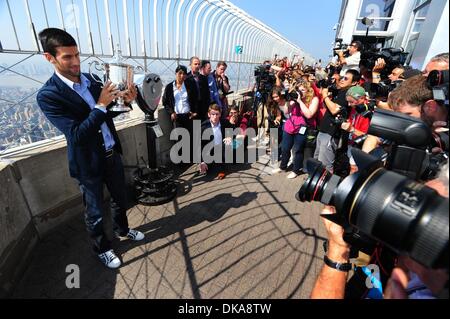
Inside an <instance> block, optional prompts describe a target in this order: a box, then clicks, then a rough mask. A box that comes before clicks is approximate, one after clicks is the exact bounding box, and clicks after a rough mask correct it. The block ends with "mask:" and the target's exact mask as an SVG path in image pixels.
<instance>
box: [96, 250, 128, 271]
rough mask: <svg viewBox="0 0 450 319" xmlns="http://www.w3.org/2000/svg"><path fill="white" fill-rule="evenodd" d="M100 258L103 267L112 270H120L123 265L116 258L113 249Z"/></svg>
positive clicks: (100, 255)
mask: <svg viewBox="0 0 450 319" xmlns="http://www.w3.org/2000/svg"><path fill="white" fill-rule="evenodd" d="M98 257H99V258H100V261H101V262H102V263H103V265H105V266H106V267H108V268H111V269H116V268H119V267H120V265H121V264H122V263H121V261H120V259H119V257H117V256H116V254H115V253H114V251H113V250H112V249H111V250H108V251H107V252H104V253H103V254H99V255H98Z"/></svg>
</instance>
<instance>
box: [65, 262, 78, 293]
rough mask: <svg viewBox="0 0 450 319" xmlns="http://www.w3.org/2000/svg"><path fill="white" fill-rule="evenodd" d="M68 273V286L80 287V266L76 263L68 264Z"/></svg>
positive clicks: (72, 287)
mask: <svg viewBox="0 0 450 319" xmlns="http://www.w3.org/2000/svg"><path fill="white" fill-rule="evenodd" d="M66 273H68V274H69V275H68V276H67V277H66V287H67V288H68V289H79V288H80V267H79V266H78V265H75V264H70V265H67V266H66Z"/></svg>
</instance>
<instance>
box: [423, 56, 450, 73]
mask: <svg viewBox="0 0 450 319" xmlns="http://www.w3.org/2000/svg"><path fill="white" fill-rule="evenodd" d="M434 70H437V71H444V70H448V52H447V53H441V54H438V55H436V56H434V57H433V58H432V59H431V60H430V62H428V64H427V66H426V67H425V70H423V76H428V75H429V74H430V72H431V71H434Z"/></svg>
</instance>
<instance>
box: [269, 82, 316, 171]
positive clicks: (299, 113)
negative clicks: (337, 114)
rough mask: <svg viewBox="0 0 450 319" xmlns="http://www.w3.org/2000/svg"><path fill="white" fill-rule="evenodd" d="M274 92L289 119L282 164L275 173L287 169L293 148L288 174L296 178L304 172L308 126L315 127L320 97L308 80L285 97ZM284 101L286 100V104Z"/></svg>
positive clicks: (287, 120) (283, 145) (283, 142)
mask: <svg viewBox="0 0 450 319" xmlns="http://www.w3.org/2000/svg"><path fill="white" fill-rule="evenodd" d="M276 93H277V92H273V94H272V98H273V100H274V101H275V102H278V104H279V106H280V110H284V111H286V114H287V116H286V117H287V119H286V121H285V123H284V126H283V139H282V146H281V150H282V155H281V164H280V167H279V168H278V169H275V170H274V173H276V172H281V171H285V170H286V169H287V166H288V162H289V159H290V157H291V150H293V153H294V160H293V169H292V172H291V173H290V174H289V175H288V176H287V178H289V179H293V178H296V177H297V176H298V175H300V174H301V173H302V168H303V151H304V147H305V144H306V138H307V133H308V127H309V126H311V127H313V125H314V123H313V122H314V121H313V118H314V116H315V114H316V113H317V109H318V105H319V99H318V98H317V97H316V96H315V95H314V91H313V90H312V88H311V85H310V84H309V83H308V82H306V81H301V82H299V84H297V85H296V87H295V90H293V91H290V92H287V93H285V95H284V97H283V96H282V95H281V96H280V95H278V96H277V94H276ZM283 101H286V102H285V103H284V105H283V104H282V103H283Z"/></svg>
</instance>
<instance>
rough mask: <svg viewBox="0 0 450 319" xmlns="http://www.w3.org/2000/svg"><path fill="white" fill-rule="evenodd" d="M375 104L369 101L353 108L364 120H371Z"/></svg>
mask: <svg viewBox="0 0 450 319" xmlns="http://www.w3.org/2000/svg"><path fill="white" fill-rule="evenodd" d="M376 104H377V102H376V101H374V100H370V101H369V102H368V103H365V104H359V105H357V106H356V107H355V109H356V112H357V113H358V114H359V115H361V116H362V117H364V118H368V119H371V118H372V116H373V112H374V111H375V108H376Z"/></svg>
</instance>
